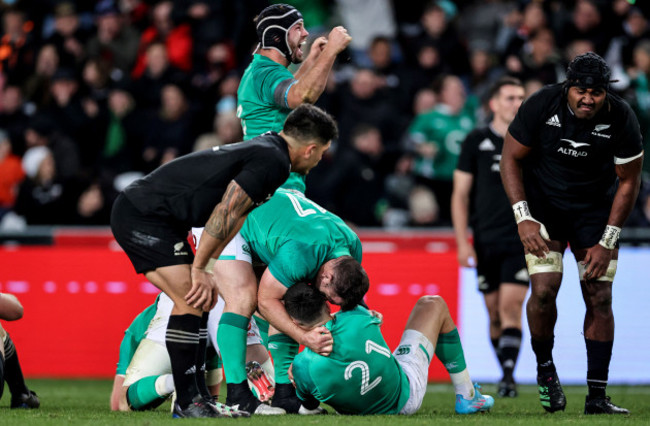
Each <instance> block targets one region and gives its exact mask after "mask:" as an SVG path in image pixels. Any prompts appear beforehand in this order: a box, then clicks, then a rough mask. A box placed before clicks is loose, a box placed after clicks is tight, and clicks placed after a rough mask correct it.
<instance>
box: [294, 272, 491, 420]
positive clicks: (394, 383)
mask: <svg viewBox="0 0 650 426" xmlns="http://www.w3.org/2000/svg"><path fill="white" fill-rule="evenodd" d="M283 300H284V306H285V308H286V311H287V313H288V314H289V315H290V316H291V318H292V320H293V322H294V323H295V324H296V325H297V326H298V327H301V328H302V329H304V330H312V329H320V328H323V327H324V328H326V329H328V330H329V331H330V332H331V334H332V337H333V339H334V348H333V350H332V353H331V354H330V355H329V356H327V357H325V356H322V355H320V354H317V353H314V352H313V351H312V350H310V349H309V348H306V349H305V350H304V351H302V352H301V353H300V354H298V355H297V356H296V358H295V360H294V362H293V365H292V368H291V370H290V377H291V378H292V380H293V382H294V383H295V386H296V390H297V394H298V397H299V398H300V399H301V400H302V401H303V402H302V404H303V406H305V407H307V408H309V407H312V406H314V405H317V404H318V403H319V402H326V403H327V404H329V405H331V406H332V407H333V408H334V409H335V410H336V411H337V412H339V413H341V414H413V413H415V412H416V411H417V410H418V409H419V408H420V406H421V405H422V399H423V398H424V394H425V393H426V388H427V376H428V371H429V364H430V363H431V360H432V359H433V355H434V354H435V355H436V356H437V357H438V358H439V359H440V361H441V362H442V363H443V365H444V366H445V368H446V369H447V371H448V372H449V376H450V377H451V381H452V383H453V385H454V389H455V393H456V406H455V410H456V413H458V414H472V413H477V412H481V411H487V410H489V409H490V408H492V406H493V405H494V398H492V397H491V396H489V395H481V393H480V392H479V389H480V387H479V386H478V385H477V384H474V385H472V382H471V380H470V377H469V372H468V370H467V366H466V364H465V356H464V354H463V347H462V345H461V342H460V337H459V335H458V330H457V329H456V325H455V324H454V321H453V320H452V318H451V315H450V314H449V309H448V308H447V304H446V303H445V301H444V300H443V298H442V297H440V296H423V297H421V298H420V299H419V300H418V302H417V303H416V304H415V307H414V308H413V310H412V311H411V315H410V317H409V319H408V322H407V323H406V329H405V330H404V334H402V338H401V341H400V343H399V346H398V347H397V349H396V350H395V351H394V352H392V353H391V351H390V349H389V348H388V345H387V344H386V342H385V340H384V338H383V336H382V334H381V330H380V328H379V327H380V325H381V319H379V318H377V316H375V315H373V314H372V313H371V312H370V311H368V310H367V309H365V308H363V307H361V306H357V307H355V308H354V309H351V310H348V311H342V312H338V313H337V314H335V315H331V314H330V309H329V306H328V304H327V303H326V298H325V296H324V295H323V294H322V293H321V292H320V291H318V290H317V289H316V288H315V287H313V286H310V285H307V284H305V283H299V284H296V285H294V286H292V287H291V288H289V289H288V290H287V292H286V293H285V295H284V299H283ZM434 348H435V350H434Z"/></svg>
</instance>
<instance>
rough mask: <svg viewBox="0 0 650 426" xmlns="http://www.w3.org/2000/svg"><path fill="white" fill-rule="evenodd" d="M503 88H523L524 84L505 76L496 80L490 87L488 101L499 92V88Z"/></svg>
mask: <svg viewBox="0 0 650 426" xmlns="http://www.w3.org/2000/svg"><path fill="white" fill-rule="evenodd" d="M505 86H517V87H521V88H522V89H523V88H524V83H522V82H521V80H519V79H518V78H515V77H510V76H505V77H501V78H500V79H498V80H497V81H496V82H495V83H494V84H493V85H492V87H490V94H489V97H488V99H492V98H494V97H495V96H497V95H498V94H499V92H501V88H502V87H505Z"/></svg>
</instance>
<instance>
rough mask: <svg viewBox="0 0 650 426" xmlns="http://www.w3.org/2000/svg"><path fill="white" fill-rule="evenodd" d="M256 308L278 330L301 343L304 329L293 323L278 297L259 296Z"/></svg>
mask: <svg viewBox="0 0 650 426" xmlns="http://www.w3.org/2000/svg"><path fill="white" fill-rule="evenodd" d="M258 309H259V310H260V313H261V314H262V316H264V318H266V320H267V321H268V322H269V323H270V324H271V325H272V326H273V327H275V328H276V329H277V330H278V331H280V332H281V333H284V334H286V335H287V336H289V337H291V338H292V339H294V340H295V341H296V342H298V343H300V344H302V336H303V334H304V331H302V330H301V329H300V328H299V327H298V326H296V325H295V324H294V323H293V321H292V320H291V317H290V316H289V314H287V311H286V309H285V308H284V305H283V304H282V302H281V301H280V300H279V299H271V298H264V297H260V298H259V300H258Z"/></svg>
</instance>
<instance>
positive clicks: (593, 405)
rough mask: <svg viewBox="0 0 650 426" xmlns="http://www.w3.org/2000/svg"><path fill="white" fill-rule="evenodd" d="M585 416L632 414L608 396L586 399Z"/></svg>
mask: <svg viewBox="0 0 650 426" xmlns="http://www.w3.org/2000/svg"><path fill="white" fill-rule="evenodd" d="M585 414H630V410H628V409H626V408H623V407H619V406H618V405H616V404H614V403H613V402H612V401H611V400H610V398H609V397H608V396H606V397H604V398H589V395H587V397H586V398H585Z"/></svg>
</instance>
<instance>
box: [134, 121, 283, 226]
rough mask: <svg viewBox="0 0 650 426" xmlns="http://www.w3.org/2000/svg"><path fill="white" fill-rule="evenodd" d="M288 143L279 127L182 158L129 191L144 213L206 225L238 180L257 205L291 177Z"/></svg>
mask: <svg viewBox="0 0 650 426" xmlns="http://www.w3.org/2000/svg"><path fill="white" fill-rule="evenodd" d="M290 168H291V161H290V159H289V151H288V148H287V143H286V142H285V141H284V139H282V137H281V136H280V135H278V134H277V133H274V132H269V133H265V134H263V135H261V136H258V137H256V138H253V139H251V140H249V141H246V142H239V143H235V144H230V145H223V146H218V147H214V148H212V149H207V150H204V151H199V152H195V153H192V154H188V155H184V156H182V157H179V158H176V159H175V160H173V161H170V162H169V163H167V164H164V165H162V166H160V167H159V168H157V169H156V170H154V171H153V172H151V173H150V174H148V175H147V176H145V177H143V178H142V179H139V180H137V181H135V182H133V183H132V184H131V185H129V186H128V187H127V188H126V189H125V190H124V194H125V195H126V197H127V198H128V199H129V200H130V201H131V202H132V203H133V205H135V207H136V208H137V209H138V210H140V211H141V212H142V213H144V214H151V215H156V216H160V217H164V218H168V219H170V220H172V221H173V222H175V223H181V224H183V225H185V226H188V227H189V226H204V225H205V223H206V222H207V220H208V218H209V217H210V215H211V214H212V211H213V210H214V208H215V206H216V205H217V204H218V203H219V202H220V201H221V198H222V197H223V194H224V192H225V190H226V187H227V186H228V184H229V183H230V181H232V180H233V179H234V180H235V182H237V184H239V186H241V187H242V189H243V190H244V191H245V192H246V194H248V196H249V197H250V198H251V199H252V200H253V202H255V203H256V204H258V205H259V204H261V203H263V202H265V201H266V200H268V199H269V198H270V197H271V195H273V193H274V192H275V190H276V189H277V188H278V187H279V186H280V185H281V184H282V183H283V182H284V181H285V180H287V178H288V177H289V171H290Z"/></svg>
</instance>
